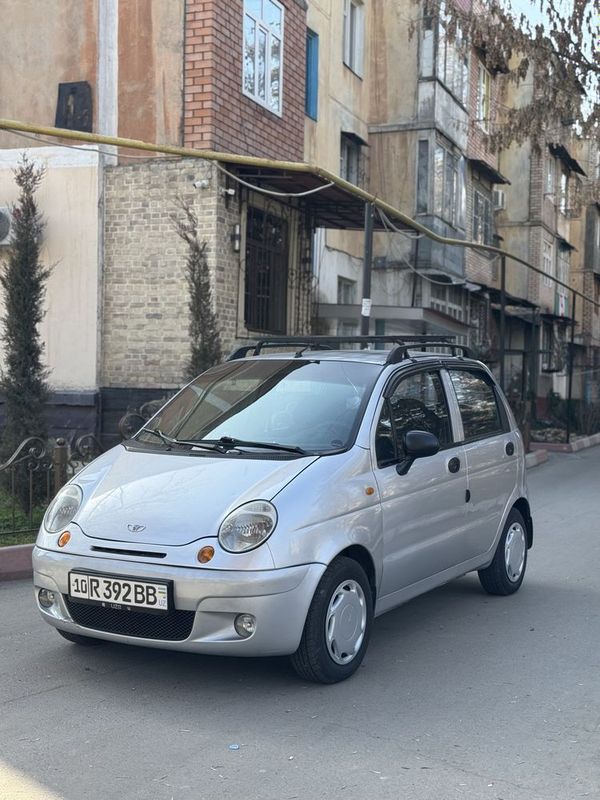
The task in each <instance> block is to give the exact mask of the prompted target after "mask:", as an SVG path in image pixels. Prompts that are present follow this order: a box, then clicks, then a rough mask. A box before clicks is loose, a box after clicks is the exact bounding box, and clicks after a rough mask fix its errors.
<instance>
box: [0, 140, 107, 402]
mask: <svg viewBox="0 0 600 800" xmlns="http://www.w3.org/2000/svg"><path fill="white" fill-rule="evenodd" d="M22 152H23V151H22V150H0V205H1V206H8V205H10V204H12V203H14V202H15V201H16V200H17V197H18V187H17V186H16V185H15V182H14V176H13V169H14V168H15V167H16V166H17V164H18V162H19V160H20V157H21V154H22ZM29 155H30V158H31V160H34V161H35V162H36V163H39V164H40V165H43V166H44V167H45V168H46V175H45V177H44V179H43V182H42V184H41V186H40V189H39V191H38V194H37V198H38V202H39V207H40V211H41V213H42V214H43V216H44V217H45V219H46V223H47V224H46V230H45V234H44V244H43V247H42V257H43V261H44V263H45V264H47V265H51V266H52V273H51V275H50V278H49V279H48V283H47V296H46V316H45V317H44V321H43V322H42V325H41V335H42V339H43V341H44V345H45V361H46V364H47V365H48V368H49V370H50V374H49V377H48V382H49V384H50V386H51V388H52V389H53V390H78V391H80V390H95V389H96V388H97V385H98V383H97V373H96V360H97V349H98V335H99V334H98V266H97V264H98V259H97V248H98V232H97V217H98V164H97V158H98V157H97V154H96V153H95V152H94V151H93V150H87V151H80V150H64V149H62V148H57V147H54V148H53V147H43V148H34V149H32V150H30V151H29ZM84 231H85V236H84V235H82V232H84ZM5 254H6V253H5V250H4V248H0V257H2V256H3V255H5ZM3 313H4V309H3V307H2V308H0V315H2V314H3ZM1 343H2V339H1V338H0V346H1Z"/></svg>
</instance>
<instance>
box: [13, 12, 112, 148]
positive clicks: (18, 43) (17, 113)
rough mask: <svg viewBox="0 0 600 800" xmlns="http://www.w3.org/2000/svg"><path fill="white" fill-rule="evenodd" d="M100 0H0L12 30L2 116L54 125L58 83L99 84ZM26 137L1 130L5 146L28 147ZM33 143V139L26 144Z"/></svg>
mask: <svg viewBox="0 0 600 800" xmlns="http://www.w3.org/2000/svg"><path fill="white" fill-rule="evenodd" d="M96 3H97V0H19V2H17V3H15V2H14V0H0V19H3V20H5V21H6V23H7V25H8V28H7V31H6V33H8V32H10V35H5V36H3V37H2V65H3V66H2V69H1V70H0V97H2V116H3V117H5V118H8V119H17V120H22V121H25V122H37V123H39V124H41V125H54V118H55V113H56V100H57V95H58V84H59V83H64V82H70V81H88V82H89V83H90V84H91V86H92V87H94V86H95V82H96V59H97V51H96V13H97V8H96ZM42 21H43V27H41V26H40V23H41V22H42ZM17 78H18V79H17ZM93 93H94V95H95V92H93ZM24 142H25V140H24V139H22V138H20V137H17V136H16V135H13V134H6V133H0V148H7V147H8V148H10V147H23V146H25V144H24ZM31 145H32V142H31V141H29V142H28V143H27V145H26V146H28V147H30V146H31Z"/></svg>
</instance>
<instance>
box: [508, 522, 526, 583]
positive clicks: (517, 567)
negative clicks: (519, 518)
mask: <svg viewBox="0 0 600 800" xmlns="http://www.w3.org/2000/svg"><path fill="white" fill-rule="evenodd" d="M526 552H527V543H526V541H525V531H524V530H523V528H522V526H521V525H520V524H519V523H518V522H513V524H512V525H511V526H510V528H509V529H508V533H507V534H506V541H505V543H504V563H505V564H506V574H507V575H508V579H509V581H512V582H513V583H516V582H517V581H518V580H519V578H520V577H521V575H522V573H523V567H524V566H525V553H526Z"/></svg>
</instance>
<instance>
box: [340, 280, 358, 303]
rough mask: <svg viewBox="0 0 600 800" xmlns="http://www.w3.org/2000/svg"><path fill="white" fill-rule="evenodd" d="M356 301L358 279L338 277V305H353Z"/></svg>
mask: <svg viewBox="0 0 600 800" xmlns="http://www.w3.org/2000/svg"><path fill="white" fill-rule="evenodd" d="M354 303H356V281H349V280H348V279H347V278H338V305H340V306H351V305H353V304H354Z"/></svg>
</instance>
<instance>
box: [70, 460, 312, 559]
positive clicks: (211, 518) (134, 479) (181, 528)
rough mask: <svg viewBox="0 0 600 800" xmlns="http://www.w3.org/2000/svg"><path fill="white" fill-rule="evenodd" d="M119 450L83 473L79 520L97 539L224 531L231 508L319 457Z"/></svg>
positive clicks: (186, 538)
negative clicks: (223, 522)
mask: <svg viewBox="0 0 600 800" xmlns="http://www.w3.org/2000/svg"><path fill="white" fill-rule="evenodd" d="M115 451H116V452H115ZM112 454H113V456H114V457H113V458H112V459H104V460H102V463H98V466H97V468H96V469H94V464H91V465H90V467H88V468H87V469H86V470H85V471H84V472H83V473H82V474H81V477H80V476H77V478H76V479H75V481H74V482H75V483H78V484H79V485H80V486H81V487H82V489H83V491H84V502H83V505H82V507H81V509H80V511H79V513H78V514H77V515H76V517H75V519H74V522H76V523H77V524H78V525H79V526H80V527H81V529H82V530H83V532H84V533H85V534H86V536H90V537H92V538H95V539H104V540H109V541H115V542H136V543H138V544H142V543H144V544H161V545H184V544H189V543H190V542H193V541H195V540H197V539H202V538H204V537H208V536H216V535H217V533H218V530H219V525H220V524H221V522H222V521H223V519H224V517H225V516H226V515H227V514H228V513H229V512H230V511H232V510H233V509H234V508H237V507H238V506H240V505H242V504H243V503H246V502H249V501H250V500H272V499H273V497H275V495H276V494H277V493H278V492H280V491H281V489H283V487H284V486H286V484H288V483H289V482H290V481H291V480H293V479H294V478H295V477H296V475H298V474H299V473H300V472H302V471H303V470H304V469H305V468H306V467H308V466H309V465H310V464H312V463H313V462H314V461H315V460H316V458H317V457H316V456H307V457H304V458H293V459H289V460H287V459H286V460H279V459H273V458H269V457H267V458H244V457H238V456H233V455H232V456H229V457H226V458H223V457H213V456H205V455H198V456H196V455H195V456H188V455H175V454H166V453H155V452H152V453H150V452H139V451H137V452H136V451H129V450H126V449H125V448H124V447H122V446H121V447H117V448H115V450H113V451H112ZM106 455H108V454H106ZM99 461H100V460H99Z"/></svg>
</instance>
